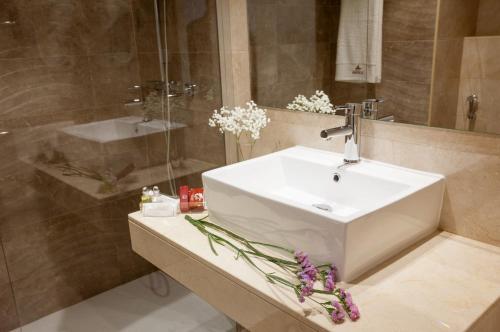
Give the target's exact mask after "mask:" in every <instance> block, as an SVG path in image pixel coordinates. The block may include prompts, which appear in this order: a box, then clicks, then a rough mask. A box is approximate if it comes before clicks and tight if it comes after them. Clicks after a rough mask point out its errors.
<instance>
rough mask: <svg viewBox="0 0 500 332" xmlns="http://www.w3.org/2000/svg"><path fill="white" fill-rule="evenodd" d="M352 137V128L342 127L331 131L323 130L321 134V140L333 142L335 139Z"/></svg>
mask: <svg viewBox="0 0 500 332" xmlns="http://www.w3.org/2000/svg"><path fill="white" fill-rule="evenodd" d="M349 135H352V128H351V127H350V126H347V125H346V126H341V127H335V128H330V129H325V130H322V131H321V133H320V136H321V138H324V139H326V140H331V139H332V138H334V137H339V136H349Z"/></svg>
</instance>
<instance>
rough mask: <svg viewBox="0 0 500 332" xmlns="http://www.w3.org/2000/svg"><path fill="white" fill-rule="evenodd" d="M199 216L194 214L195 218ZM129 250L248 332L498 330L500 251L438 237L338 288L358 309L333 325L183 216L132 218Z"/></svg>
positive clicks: (456, 238)
mask: <svg viewBox="0 0 500 332" xmlns="http://www.w3.org/2000/svg"><path fill="white" fill-rule="evenodd" d="M194 217H195V218H196V216H194ZM129 226H130V234H131V239H132V247H133V249H134V251H136V252H137V253H138V254H139V255H141V256H142V257H144V258H145V259H147V260H148V261H150V262H151V263H153V264H154V265H156V266H157V267H158V268H159V269H161V270H163V271H164V272H166V273H167V274H169V275H170V276H172V277H173V278H174V279H176V280H178V281H179V282H181V283H182V284H184V285H185V286H186V287H187V288H189V289H191V290H192V291H193V292H194V293H196V294H197V295H199V296H200V297H202V298H203V299H205V300H206V301H207V302H209V303H210V304H212V305H213V306H214V307H216V308H217V309H219V310H220V311H222V312H224V313H226V314H227V315H228V316H229V317H231V318H232V319H234V320H236V321H237V322H239V323H240V324H241V325H243V326H244V327H246V328H248V329H250V330H251V331H266V332H268V331H272V332H279V331H356V332H360V331H370V332H372V331H384V332H387V331H405V332H410V331H453V332H458V331H478V332H479V331H481V332H484V331H500V248H498V247H495V246H491V245H487V244H484V243H481V242H477V241H474V240H470V239H467V238H464V237H461V236H457V235H454V234H450V233H446V232H441V233H436V234H435V235H434V236H432V237H430V238H428V239H427V240H426V241H423V242H421V243H420V244H419V245H417V246H414V247H412V248H411V249H409V250H406V251H405V252H403V253H401V254H400V255H399V256H398V257H396V258H394V259H391V260H390V261H388V262H385V263H384V264H382V266H380V267H378V268H377V269H376V270H374V271H372V272H371V273H369V274H367V275H365V276H364V277H363V278H360V279H359V281H357V282H355V283H352V284H348V285H343V286H345V287H346V288H348V289H349V291H350V292H351V293H352V294H353V297H354V300H355V302H356V303H357V304H358V306H359V308H360V310H361V318H360V320H359V321H357V322H354V323H353V322H351V321H349V320H346V322H344V323H343V324H341V325H334V324H333V323H332V322H331V320H330V319H329V317H328V316H327V315H326V313H325V312H324V311H322V310H321V309H320V308H319V307H316V306H314V305H313V304H311V302H310V301H306V303H305V304H300V303H298V301H297V298H296V296H295V294H294V292H293V291H292V290H290V289H287V288H283V287H280V286H276V285H271V284H270V283H268V282H267V281H266V280H265V279H264V278H263V277H262V275H260V274H259V273H258V272H256V271H255V270H254V269H253V268H251V267H250V266H249V265H247V263H245V262H244V261H243V260H241V259H240V260H235V259H234V254H233V253H232V252H231V251H229V249H226V248H222V247H219V248H217V251H218V253H219V255H218V256H215V255H214V254H213V253H212V251H211V250H210V246H209V244H208V241H207V239H206V237H205V236H204V235H202V234H201V233H199V231H198V230H197V229H195V228H194V227H193V226H192V225H191V224H189V223H188V222H187V221H186V220H185V219H184V215H180V216H178V217H174V218H147V217H142V215H141V214H140V213H138V212H136V213H132V214H130V215H129Z"/></svg>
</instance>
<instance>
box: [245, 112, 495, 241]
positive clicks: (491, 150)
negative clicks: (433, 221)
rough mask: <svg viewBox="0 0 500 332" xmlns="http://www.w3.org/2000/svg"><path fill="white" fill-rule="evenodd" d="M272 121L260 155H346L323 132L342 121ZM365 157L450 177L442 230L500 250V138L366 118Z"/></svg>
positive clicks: (313, 117)
mask: <svg viewBox="0 0 500 332" xmlns="http://www.w3.org/2000/svg"><path fill="white" fill-rule="evenodd" d="M269 113H270V117H271V123H270V124H269V126H268V127H267V128H265V129H264V131H263V135H262V138H261V140H260V141H258V143H257V144H256V146H255V150H254V151H255V152H256V154H255V155H262V154H266V153H270V152H273V151H276V150H279V149H283V148H287V147H291V146H294V145H305V146H310V147H315V148H319V149H323V150H332V151H337V152H342V151H343V141H342V139H337V140H333V141H328V142H326V141H323V140H322V139H321V138H320V137H319V132H320V130H321V129H325V128H329V127H330V126H335V125H339V123H342V121H343V118H341V117H338V116H333V117H332V116H327V115H317V114H304V113H294V112H289V111H283V110H274V109H271V110H269ZM361 148H362V157H365V158H369V159H374V160H379V161H383V162H388V163H392V164H395V165H401V166H404V167H409V168H414V169H418V170H423V171H428V172H436V173H440V174H443V175H445V176H446V192H445V198H444V205H443V211H442V216H441V224H440V227H441V229H443V230H446V231H449V232H452V233H456V234H459V235H463V236H466V237H470V238H473V239H476V240H480V241H483V242H487V243H491V244H494V245H497V246H500V136H488V135H485V134H482V135H481V134H475V133H467V132H461V131H455V130H446V129H438V128H428V127H424V126H414V125H404V124H393V123H385V122H375V121H370V120H363V122H362V142H361Z"/></svg>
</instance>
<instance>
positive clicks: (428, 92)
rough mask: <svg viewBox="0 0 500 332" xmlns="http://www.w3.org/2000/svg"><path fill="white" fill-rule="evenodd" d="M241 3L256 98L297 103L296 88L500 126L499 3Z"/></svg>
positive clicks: (395, 116) (440, 120)
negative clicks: (246, 30)
mask: <svg viewBox="0 0 500 332" xmlns="http://www.w3.org/2000/svg"><path fill="white" fill-rule="evenodd" d="M247 3H248V5H247V6H248V24H249V41H250V58H251V61H250V69H251V79H252V82H251V87H252V98H253V99H254V100H255V101H256V102H257V103H258V104H260V105H262V106H266V107H270V108H278V109H286V108H288V109H292V110H296V111H297V110H299V111H300V110H303V108H301V107H297V99H296V97H297V96H299V95H302V96H303V97H300V98H301V99H299V104H300V103H302V105H303V104H304V103H310V105H314V107H316V109H317V110H319V109H322V107H321V106H320V105H318V104H315V103H314V100H321V103H323V104H324V103H325V100H324V98H322V97H321V96H322V93H324V94H325V95H327V96H328V97H329V102H330V103H331V104H332V105H342V104H345V103H349V102H356V103H361V102H363V101H366V103H365V107H371V108H373V109H375V112H369V114H370V115H369V117H370V118H372V119H377V120H385V121H395V122H401V123H410V124H419V125H428V126H434V127H441V128H449V129H459V130H469V131H475V132H484V133H494V134H500V121H499V120H500V112H499V110H498V107H497V106H496V105H497V104H499V103H498V102H497V99H499V101H500V94H498V93H496V92H497V91H499V90H500V74H499V73H500V61H499V60H498V59H499V57H500V21H499V20H497V19H496V17H498V15H500V2H498V1H496V0H441V1H436V0H417V1H414V0H402V1H395V0H385V1H384V0H355V1H353V0H342V1H341V0H310V1H295V0H265V1H260V0H259V1H248V2H247ZM316 91H319V94H316ZM315 94H316V96H315V97H313V98H312V99H311V97H312V96H313V95H315ZM294 101H295V103H294ZM320 113H329V112H320Z"/></svg>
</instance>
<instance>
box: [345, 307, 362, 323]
mask: <svg viewBox="0 0 500 332" xmlns="http://www.w3.org/2000/svg"><path fill="white" fill-rule="evenodd" d="M348 314H349V318H350V319H351V320H353V321H355V320H358V318H359V316H360V313H359V309H358V306H357V305H355V304H354V303H352V304H351V305H350V306H349V310H348Z"/></svg>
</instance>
